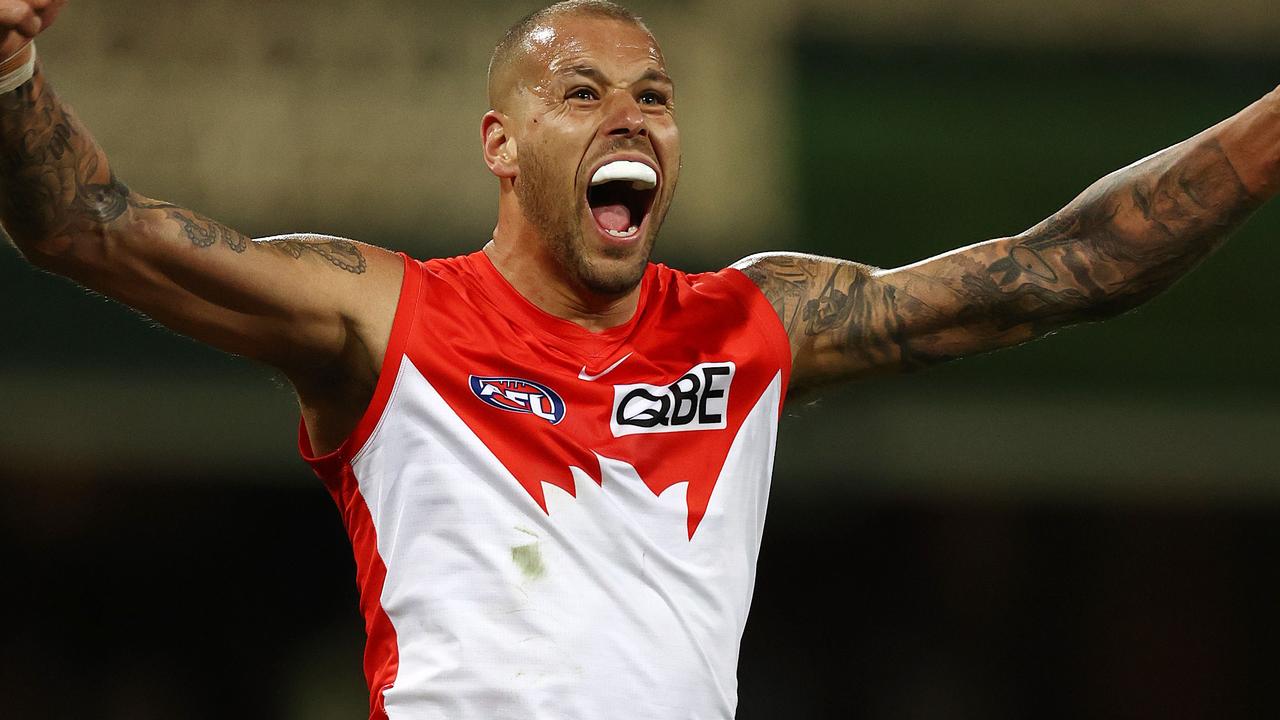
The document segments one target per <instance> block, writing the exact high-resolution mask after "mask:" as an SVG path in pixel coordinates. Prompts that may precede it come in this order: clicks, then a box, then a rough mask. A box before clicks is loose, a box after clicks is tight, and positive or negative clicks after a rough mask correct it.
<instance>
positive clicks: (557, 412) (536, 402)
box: [470, 375, 564, 425]
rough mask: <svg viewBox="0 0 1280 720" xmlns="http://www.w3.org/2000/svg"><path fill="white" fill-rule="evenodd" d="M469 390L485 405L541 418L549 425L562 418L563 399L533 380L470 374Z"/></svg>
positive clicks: (558, 422)
mask: <svg viewBox="0 0 1280 720" xmlns="http://www.w3.org/2000/svg"><path fill="white" fill-rule="evenodd" d="M470 384H471V392H472V393H474V394H475V396H476V397H478V398H480V400H481V401H483V402H484V403H485V404H486V405H489V406H491V407H496V408H498V409H499V410H506V411H507V412H513V413H524V414H527V415H533V416H535V417H540V418H542V419H543V420H546V421H547V422H549V423H551V424H552V425H558V424H560V421H561V420H563V419H564V400H562V399H560V395H559V394H558V393H557V392H556V391H555V390H552V389H551V388H549V387H547V386H546V385H543V384H542V383H538V382H534V381H532V380H524V379H522V378H513V377H479V376H477V375H472V376H471V380H470Z"/></svg>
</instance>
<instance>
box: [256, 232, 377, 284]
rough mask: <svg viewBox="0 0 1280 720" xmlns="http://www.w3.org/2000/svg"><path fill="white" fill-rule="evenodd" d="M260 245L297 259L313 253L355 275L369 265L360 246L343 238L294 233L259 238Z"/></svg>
mask: <svg viewBox="0 0 1280 720" xmlns="http://www.w3.org/2000/svg"><path fill="white" fill-rule="evenodd" d="M257 243H258V244H259V245H266V246H269V247H272V248H275V249H276V250H279V251H280V252H282V253H284V254H285V255H288V256H289V257H291V258H294V259H297V258H300V257H302V256H303V254H304V253H312V254H314V255H318V256H320V257H321V258H324V259H325V260H326V261H327V262H328V263H329V264H330V265H333V266H334V267H336V268H338V269H340V270H345V271H347V272H349V273H351V274H353V275H360V274H362V273H363V272H364V271H365V270H366V269H368V266H367V265H366V263H365V259H364V253H362V252H360V246H359V245H357V244H356V243H354V242H352V241H350V240H344V239H342V238H331V237H320V236H310V235H294V236H288V237H279V238H266V239H263V240H258V241H257Z"/></svg>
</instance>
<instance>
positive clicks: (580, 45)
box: [523, 16, 666, 80]
mask: <svg viewBox="0 0 1280 720" xmlns="http://www.w3.org/2000/svg"><path fill="white" fill-rule="evenodd" d="M523 50H524V53H523V54H524V56H525V58H526V66H525V71H526V73H527V74H528V75H530V76H535V77H537V76H541V77H547V76H551V77H555V76H566V75H572V74H574V73H575V72H576V70H577V69H579V68H582V67H584V66H587V67H593V68H596V69H598V70H601V71H603V72H604V73H605V74H606V75H618V76H623V75H633V74H634V75H640V74H642V73H644V71H645V70H650V69H657V70H662V71H663V72H664V73H665V72H666V63H665V61H664V60H663V57H662V50H661V48H659V47H658V43H657V41H656V40H654V38H653V36H652V35H650V34H649V33H648V32H646V31H645V30H644V28H642V27H639V26H637V25H634V24H632V23H629V22H624V21H622V20H615V19H613V18H602V17H581V16H573V17H563V18H556V19H553V20H552V21H550V22H547V23H543V24H542V25H539V26H538V27H536V28H534V30H533V31H532V32H530V33H529V35H528V36H527V38H526V40H525V42H524V48H523ZM614 79H617V80H624V79H627V78H625V77H615V78H614Z"/></svg>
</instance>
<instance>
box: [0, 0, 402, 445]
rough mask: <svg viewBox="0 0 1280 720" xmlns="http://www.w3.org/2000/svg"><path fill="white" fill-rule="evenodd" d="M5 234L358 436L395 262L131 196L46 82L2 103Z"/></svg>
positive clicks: (47, 263) (338, 242)
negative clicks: (278, 380) (249, 361)
mask: <svg viewBox="0 0 1280 720" xmlns="http://www.w3.org/2000/svg"><path fill="white" fill-rule="evenodd" d="M4 23H5V19H4V18H3V17H2V16H0V26H2V25H4ZM9 27H11V28H12V27H13V25H10V26H9ZM2 29H3V28H0V30H2ZM5 34H7V33H5ZM0 222H3V225H4V228H5V230H6V231H8V233H9V235H10V237H11V238H12V239H13V241H14V243H15V244H16V245H17V246H18V248H19V249H20V250H21V251H22V253H23V254H24V255H25V256H26V257H27V258H28V259H29V260H30V261H31V262H33V263H34V264H36V265H38V266H40V267H43V268H46V269H48V270H51V271H53V272H56V273H58V274H61V275H65V276H67V277H69V278H71V279H73V280H75V281H76V282H78V283H80V284H82V285H84V286H85V287H88V288H90V289H92V290H96V291H98V292H101V293H103V294H104V295H108V296H110V297H113V298H115V299H117V300H120V301H121V302H123V303H125V304H127V305H129V306H131V307H133V308H135V309H137V310H139V311H141V312H143V313H146V314H147V315H149V316H151V317H152V318H154V319H156V320H157V321H159V322H161V323H163V324H164V325H166V326H168V327H170V328H172V329H174V330H176V331H178V332H180V333H182V334H185V335H188V336H190V337H192V338H195V339H197V340H200V341H202V342H205V343H208V344H210V345H212V346H214V347H216V348H219V349H221V350H224V351H227V352H232V353H236V354H240V355H245V356H248V357H251V358H254V359H257V360H260V361H263V362H266V363H268V364H271V365H273V366H275V367H278V368H280V369H281V370H283V371H284V372H285V373H286V374H287V375H288V376H289V378H290V379H291V380H292V381H293V382H294V384H295V386H297V387H298V390H299V393H300V395H302V397H303V403H304V411H305V410H306V409H307V407H306V406H311V409H312V410H314V411H315V412H314V413H312V415H313V416H314V415H319V416H322V417H328V418H332V419H334V420H335V421H336V422H335V423H334V427H333V428H332V429H331V430H330V431H329V432H325V433H323V434H325V435H327V436H328V437H329V438H330V439H333V440H339V439H340V438H341V437H342V436H343V435H345V432H344V429H345V430H349V429H350V428H345V426H346V425H347V424H350V425H352V426H354V422H355V419H356V418H355V417H351V416H352V415H356V416H357V417H358V413H359V411H360V410H361V409H362V408H363V402H365V401H367V399H368V398H367V397H365V396H366V395H367V394H371V392H372V383H373V381H374V380H376V377H377V373H378V369H379V367H380V365H381V361H382V356H383V354H384V352H385V348H386V342H387V338H388V337H389V335H390V326H391V319H392V316H393V314H394V307H395V303H396V299H397V297H398V293H399V286H400V279H401V275H402V272H403V264H402V261H401V260H400V258H399V257H398V256H396V255H394V254H392V253H389V252H387V251H385V250H381V249H378V248H374V247H372V246H368V245H363V244H359V243H355V242H352V241H350V240H345V239H341V238H333V237H324V236H313V235H289V236H281V237H274V238H265V239H262V240H250V239H249V238H247V237H246V236H244V235H242V234H241V233H239V232H237V231H235V230H233V229H231V228H229V227H226V226H225V225H222V224H220V223H217V222H215V221H213V220H210V219H208V218H206V217H203V216H201V215H199V214H197V213H195V212H192V211H190V210H187V209H185V208H182V207H179V206H177V205H173V204H171V203H166V202H160V201H156V200H152V199H150V198H146V197H143V196H141V195H139V194H137V193H135V192H132V191H131V190H129V188H128V187H126V186H125V185H124V183H122V182H121V181H120V180H119V179H118V178H117V177H116V175H115V174H114V173H113V172H112V170H111V167H110V164H109V163H108V161H107V157H106V155H105V154H104V153H103V151H102V149H101V148H100V147H99V146H98V145H97V143H96V142H94V140H93V138H92V136H91V135H90V134H89V132H88V131H87V130H86V129H85V127H84V126H83V125H82V124H81V123H80V122H79V120H78V119H77V118H76V117H75V115H74V114H73V113H72V111H71V109H70V108H69V107H68V106H66V105H65V104H63V103H62V102H61V101H60V100H59V99H58V97H57V95H56V94H55V93H54V92H53V89H52V87H50V85H49V84H48V82H47V81H46V79H45V77H44V74H43V72H41V71H40V70H39V69H37V72H36V74H35V77H34V78H32V80H30V81H28V82H26V83H25V84H23V85H22V86H20V87H19V88H18V89H16V90H13V91H11V92H9V93H5V94H3V95H0ZM330 406H332V407H330ZM309 419H312V418H309Z"/></svg>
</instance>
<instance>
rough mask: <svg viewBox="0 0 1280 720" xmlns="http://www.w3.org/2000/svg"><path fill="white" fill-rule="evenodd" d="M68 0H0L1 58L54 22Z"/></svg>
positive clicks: (14, 51)
mask: <svg viewBox="0 0 1280 720" xmlns="http://www.w3.org/2000/svg"><path fill="white" fill-rule="evenodd" d="M66 2H67V0H0V60H5V59H7V58H9V57H11V56H12V55H13V54H14V53H16V52H18V51H19V50H21V49H22V46H23V45H26V44H27V43H29V42H31V40H32V39H33V38H34V37H35V36H36V35H39V34H40V32H41V31H42V30H44V29H45V28H47V27H49V26H50V25H52V24H53V21H54V20H55V19H56V18H57V17H58V12H59V11H61V10H62V6H63V5H65V4H66Z"/></svg>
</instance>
